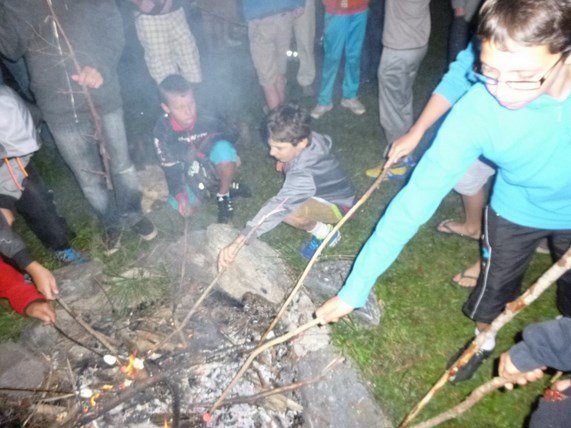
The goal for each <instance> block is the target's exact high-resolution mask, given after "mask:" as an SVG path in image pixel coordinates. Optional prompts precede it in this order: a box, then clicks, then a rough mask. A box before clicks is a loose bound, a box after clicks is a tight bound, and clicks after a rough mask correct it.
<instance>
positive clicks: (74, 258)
mask: <svg viewBox="0 0 571 428" xmlns="http://www.w3.org/2000/svg"><path fill="white" fill-rule="evenodd" d="M54 255H55V258H56V259H58V260H59V261H60V262H62V263H67V264H70V265H79V264H81V263H86V262H88V261H89V258H88V257H86V256H84V255H83V254H81V253H80V252H79V251H77V250H74V249H73V248H72V247H69V248H66V249H65V250H58V251H54Z"/></svg>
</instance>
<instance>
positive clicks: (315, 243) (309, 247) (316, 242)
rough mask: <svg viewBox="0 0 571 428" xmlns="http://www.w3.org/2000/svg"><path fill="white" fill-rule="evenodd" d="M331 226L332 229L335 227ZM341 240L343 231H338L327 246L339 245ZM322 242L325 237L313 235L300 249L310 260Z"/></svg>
mask: <svg viewBox="0 0 571 428" xmlns="http://www.w3.org/2000/svg"><path fill="white" fill-rule="evenodd" d="M329 228H330V230H331V229H333V227H332V226H331V225H329ZM340 240H341V233H339V231H337V232H335V235H333V238H331V241H329V245H327V246H328V247H329V248H333V247H334V246H335V245H337V243H338V242H339V241H340ZM322 242H323V239H317V238H316V237H315V236H312V237H311V239H310V240H309V241H307V242H306V243H305V244H304V245H302V247H301V249H300V250H299V253H300V254H301V257H303V258H304V259H308V260H309V259H310V258H312V257H313V255H314V254H315V252H316V251H317V248H319V246H320V245H321V243H322Z"/></svg>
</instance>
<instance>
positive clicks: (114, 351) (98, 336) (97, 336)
mask: <svg viewBox="0 0 571 428" xmlns="http://www.w3.org/2000/svg"><path fill="white" fill-rule="evenodd" d="M55 300H56V302H58V303H59V304H60V305H61V307H62V308H63V309H64V310H65V311H66V312H67V313H68V315H69V316H70V317H71V318H72V319H73V320H74V321H75V322H77V323H78V324H79V325H80V326H82V327H83V329H84V330H85V331H87V332H88V333H89V334H90V335H91V336H93V337H94V338H95V339H97V341H98V342H100V343H101V344H102V345H103V346H105V347H106V348H107V349H108V350H109V351H110V352H111V353H112V354H113V355H115V356H117V348H115V347H114V346H113V345H111V344H110V343H109V342H108V341H107V339H105V338H104V337H103V335H102V334H100V333H98V332H96V331H95V330H93V329H92V328H91V326H90V325H89V324H87V323H86V322H85V321H83V320H82V319H81V317H79V315H76V314H75V313H74V312H73V310H72V309H71V308H70V307H69V305H68V304H67V303H65V302H64V301H63V300H62V298H61V297H56V299H55Z"/></svg>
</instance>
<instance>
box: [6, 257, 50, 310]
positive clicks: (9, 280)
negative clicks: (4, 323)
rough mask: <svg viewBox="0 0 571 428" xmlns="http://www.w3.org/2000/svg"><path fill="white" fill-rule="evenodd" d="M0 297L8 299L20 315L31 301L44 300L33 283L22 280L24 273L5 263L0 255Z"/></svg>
mask: <svg viewBox="0 0 571 428" xmlns="http://www.w3.org/2000/svg"><path fill="white" fill-rule="evenodd" d="M0 298H2V299H8V303H10V306H12V309H14V310H15V311H16V312H18V313H19V314H20V315H24V313H25V311H26V308H27V307H28V305H29V304H30V303H32V302H35V301H38V300H46V298H45V297H44V295H43V294H41V293H40V292H39V291H38V290H37V289H36V287H35V286H34V284H29V283H27V282H26V281H25V280H24V275H22V274H21V273H20V272H18V271H17V270H16V269H14V268H13V267H12V266H10V265H9V264H8V263H6V262H5V261H4V260H2V258H1V257H0Z"/></svg>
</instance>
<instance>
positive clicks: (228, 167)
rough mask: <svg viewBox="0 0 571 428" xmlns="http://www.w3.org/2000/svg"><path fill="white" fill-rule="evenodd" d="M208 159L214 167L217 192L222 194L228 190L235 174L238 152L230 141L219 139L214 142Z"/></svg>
mask: <svg viewBox="0 0 571 428" xmlns="http://www.w3.org/2000/svg"><path fill="white" fill-rule="evenodd" d="M208 159H209V160H210V162H212V163H213V164H214V166H215V167H216V172H217V174H218V178H219V179H220V185H219V187H218V193H220V194H222V195H224V194H226V193H228V192H229V191H230V186H231V185H232V180H234V176H235V175H236V166H237V161H238V154H237V153H236V148H235V147H234V145H233V144H232V143H230V142H229V141H226V140H220V141H217V142H216V143H214V145H213V146H212V149H211V150H210V153H209V154H208Z"/></svg>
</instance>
